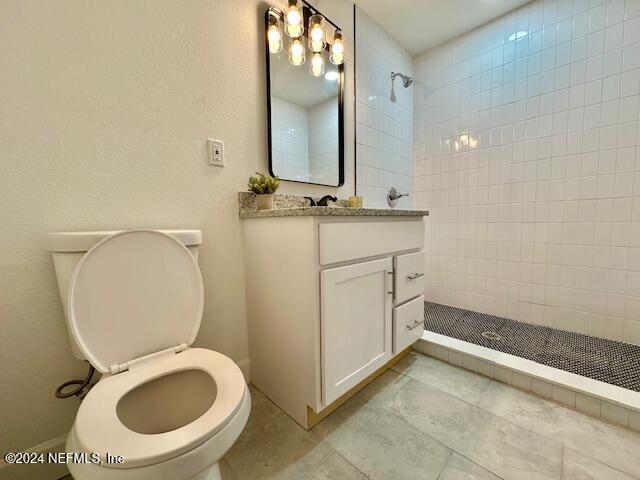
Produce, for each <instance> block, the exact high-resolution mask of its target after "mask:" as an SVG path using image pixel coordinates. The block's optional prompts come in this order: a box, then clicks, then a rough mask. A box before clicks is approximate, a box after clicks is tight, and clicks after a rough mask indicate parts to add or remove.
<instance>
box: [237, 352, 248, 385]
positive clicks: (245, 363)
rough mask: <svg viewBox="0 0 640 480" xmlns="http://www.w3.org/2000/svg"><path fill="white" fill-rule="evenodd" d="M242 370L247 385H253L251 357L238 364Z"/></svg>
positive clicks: (239, 361)
mask: <svg viewBox="0 0 640 480" xmlns="http://www.w3.org/2000/svg"><path fill="white" fill-rule="evenodd" d="M236 364H237V365H238V367H240V370H242V375H244V380H245V382H247V385H248V384H249V383H251V359H250V358H249V357H245V358H243V359H241V360H238V361H237V362H236Z"/></svg>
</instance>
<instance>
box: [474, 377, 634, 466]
mask: <svg viewBox="0 0 640 480" xmlns="http://www.w3.org/2000/svg"><path fill="white" fill-rule="evenodd" d="M476 405H477V406H478V407H480V408H482V409H483V410H486V411H488V412H490V413H492V414H494V415H496V416H498V417H501V418H504V419H505V420H507V421H509V422H512V423H515V424H517V425H519V426H521V427H523V428H526V429H528V430H531V431H534V432H536V433H539V434H541V435H546V436H549V437H553V438H554V439H556V440H558V441H560V442H562V443H563V444H564V445H566V446H567V447H569V448H570V449H573V450H576V451H579V452H581V453H582V454H585V455H588V456H589V457H591V458H595V459H597V460H599V461H600V462H603V463H606V464H609V465H616V467H617V468H618V469H619V470H622V471H624V472H626V473H628V474H629V475H633V476H635V477H639V478H640V461H638V452H640V435H639V434H636V433H633V432H630V431H628V430H624V429H622V428H619V427H616V426H614V425H609V424H607V423H605V422H603V421H601V420H598V419H595V418H592V417H589V416H587V415H584V414H582V413H580V412H577V411H575V410H571V409H568V408H565V407H563V406H561V405H558V404H557V403H554V402H551V401H547V400H543V399H541V398H536V397H534V396H532V395H530V394H528V393H526V392H522V391H519V390H516V389H514V388H512V387H509V386H507V385H501V384H498V383H495V382H492V383H491V384H490V385H489V386H487V388H486V390H485V392H484V394H483V395H482V397H481V399H480V400H479V401H477V402H476Z"/></svg>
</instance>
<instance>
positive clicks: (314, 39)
mask: <svg viewBox="0 0 640 480" xmlns="http://www.w3.org/2000/svg"><path fill="white" fill-rule="evenodd" d="M307 35H308V37H309V50H311V51H312V52H322V51H323V50H324V47H325V46H326V42H325V34H324V17H323V16H322V15H320V14H318V13H316V14H315V15H311V17H309V30H308V33H307Z"/></svg>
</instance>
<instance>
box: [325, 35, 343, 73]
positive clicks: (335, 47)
mask: <svg viewBox="0 0 640 480" xmlns="http://www.w3.org/2000/svg"><path fill="white" fill-rule="evenodd" d="M329 60H330V61H331V63H333V64H334V65H342V63H343V62H344V37H343V36H342V31H341V30H336V33H334V35H333V43H332V44H331V56H330V57H329Z"/></svg>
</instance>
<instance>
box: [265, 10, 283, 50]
mask: <svg viewBox="0 0 640 480" xmlns="http://www.w3.org/2000/svg"><path fill="white" fill-rule="evenodd" d="M267 40H268V41H269V51H270V52H271V53H280V52H282V48H283V42H282V32H281V31H280V22H278V19H277V17H275V16H274V15H270V16H269V28H268V29H267Z"/></svg>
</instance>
